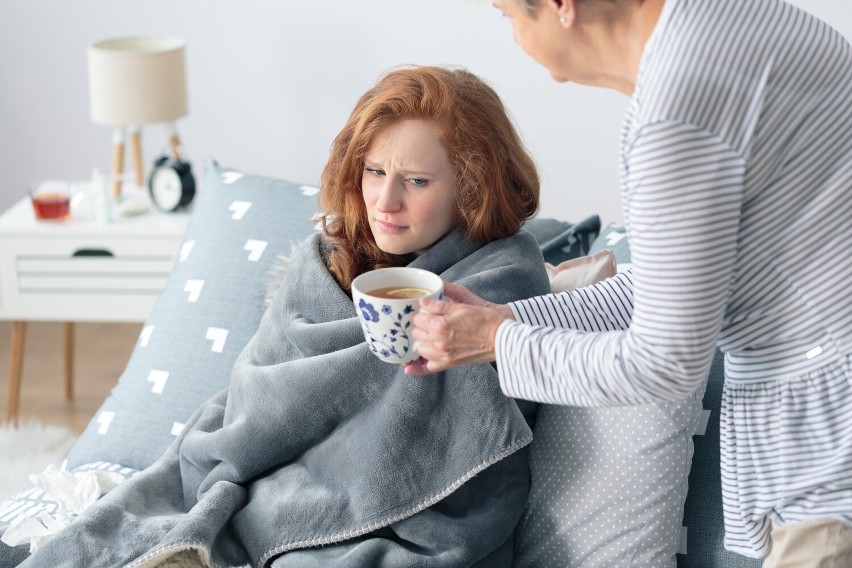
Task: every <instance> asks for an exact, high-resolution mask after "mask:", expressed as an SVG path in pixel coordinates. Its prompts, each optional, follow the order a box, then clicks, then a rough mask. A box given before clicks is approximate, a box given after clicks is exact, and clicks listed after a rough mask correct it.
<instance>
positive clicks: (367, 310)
mask: <svg viewBox="0 0 852 568" xmlns="http://www.w3.org/2000/svg"><path fill="white" fill-rule="evenodd" d="M358 307H359V308H361V317H363V318H364V319H365V320H366V321H372V322H377V321H379V313H378V312H377V311H376V309H375V308H374V307H373V304H370V303H368V302H365V301H364V298H361V301H360V302H358ZM385 307H388V306H385Z"/></svg>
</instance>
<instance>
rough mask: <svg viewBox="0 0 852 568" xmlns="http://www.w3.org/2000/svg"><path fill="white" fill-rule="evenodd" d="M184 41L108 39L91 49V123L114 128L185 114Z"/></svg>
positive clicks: (93, 45)
mask: <svg viewBox="0 0 852 568" xmlns="http://www.w3.org/2000/svg"><path fill="white" fill-rule="evenodd" d="M184 47H185V42H184V40H182V39H180V38H175V37H128V38H116V39H108V40H104V41H99V42H96V43H94V44H92V45H90V46H89V106H90V113H91V117H92V121H93V122H95V123H98V124H107V125H112V126H124V125H143V124H153V123H157V122H172V121H175V120H177V119H178V118H180V117H182V116H184V115H186V113H187V104H186V72H185V65H184Z"/></svg>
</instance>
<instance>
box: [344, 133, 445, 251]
mask: <svg viewBox="0 0 852 568" xmlns="http://www.w3.org/2000/svg"><path fill="white" fill-rule="evenodd" d="M361 191H362V195H363V197H364V204H365V205H366V207H367V215H368V217H369V221H370V229H371V230H372V232H373V238H375V239H376V244H377V245H378V246H379V248H380V249H382V250H383V251H385V252H387V253H391V254H399V255H402V254H408V253H412V252H413V253H417V254H421V253H422V252H424V251H425V250H426V249H427V248H429V247H430V246H432V245H433V244H435V243H436V242H437V241H438V240H439V239H441V237H443V236H444V235H446V234H447V233H449V232H450V231H451V230H453V229H454V228H455V227H456V225H457V224H458V215H457V205H456V181H455V171H454V169H453V166H452V164H451V163H450V159H449V157H448V156H447V152H446V150H444V147H443V146H442V145H441V143H440V141H439V140H438V133H437V125H436V124H435V122H433V121H430V120H400V121H398V122H395V123H393V124H391V125H389V126H387V127H386V128H384V129H383V130H382V131H380V132H379V133H378V135H376V137H375V138H374V139H373V143H372V144H371V145H370V148H369V150H368V151H367V155H366V157H365V159H364V173H363V175H362V177H361Z"/></svg>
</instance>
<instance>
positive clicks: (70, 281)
mask: <svg viewBox="0 0 852 568" xmlns="http://www.w3.org/2000/svg"><path fill="white" fill-rule="evenodd" d="M187 220H188V216H187V215H186V214H183V213H178V214H162V213H156V212H149V213H147V214H144V215H140V216H137V217H129V218H122V219H118V220H116V221H114V222H113V223H110V224H99V223H96V222H94V221H88V220H78V219H74V218H72V219H71V220H69V221H65V222H50V221H47V222H46V221H36V220H35V216H34V214H33V210H32V206H31V204H30V200H29V198H25V199H22V200H21V201H19V202H18V203H17V204H15V205H14V206H13V207H12V208H11V209H9V210H8V211H6V212H5V213H4V214H3V215H2V216H0V320H11V321H12V322H13V324H12V341H11V353H10V357H9V360H10V366H9V398H8V402H7V407H6V421H7V422H16V421H17V415H18V400H19V396H20V384H21V367H22V364H23V349H24V337H25V332H26V322H27V321H59V322H64V334H63V335H64V341H63V342H64V352H65V394H66V397H67V398H69V399H70V398H71V397H72V396H73V373H72V366H73V323H72V322H95V321H97V322H141V321H145V319H146V318H147V317H148V314H149V312H150V311H151V308H152V307H153V305H154V302H155V300H156V299H157V296H158V295H159V294H160V291H161V290H162V288H163V285H164V284H165V281H166V277H167V276H168V274H169V272H170V271H171V268H172V264H173V263H174V260H175V257H176V255H177V251H178V246H179V245H180V241H181V238H182V237H183V233H184V231H185V230H186V224H187Z"/></svg>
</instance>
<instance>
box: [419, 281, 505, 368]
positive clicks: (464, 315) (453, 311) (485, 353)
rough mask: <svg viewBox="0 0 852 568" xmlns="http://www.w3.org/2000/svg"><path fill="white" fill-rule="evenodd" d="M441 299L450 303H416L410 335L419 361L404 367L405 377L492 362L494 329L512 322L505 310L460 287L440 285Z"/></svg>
mask: <svg viewBox="0 0 852 568" xmlns="http://www.w3.org/2000/svg"><path fill="white" fill-rule="evenodd" d="M444 296H445V297H446V298H448V299H449V300H451V301H452V303H449V302H442V301H437V300H426V299H423V300H421V301H420V306H421V308H422V309H421V310H420V312H419V313H417V314H416V315H415V316H414V320H413V321H414V331H413V332H412V337H413V338H414V339H415V340H417V341H418V342H419V345H418V348H417V349H418V351H419V353H420V358H419V359H417V360H415V361H412V362H410V363H407V364H406V365H405V374H407V375H428V374H430V373H436V372H438V371H443V370H444V369H449V368H450V367H455V366H458V365H467V364H472V363H487V362H489V361H493V360H494V359H495V358H496V355H495V353H494V339H495V337H496V336H497V328H498V327H500V324H501V323H503V322H504V321H506V320H507V319H509V320H511V319H514V316H513V314H512V310H511V308H509V306H506V305H500V304H492V303H491V302H487V301H485V300H483V299H482V298H480V297H479V296H477V295H476V294H473V293H472V292H470V291H468V290H467V289H466V288H464V287H463V286H458V285H456V284H452V283H450V282H444Z"/></svg>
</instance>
